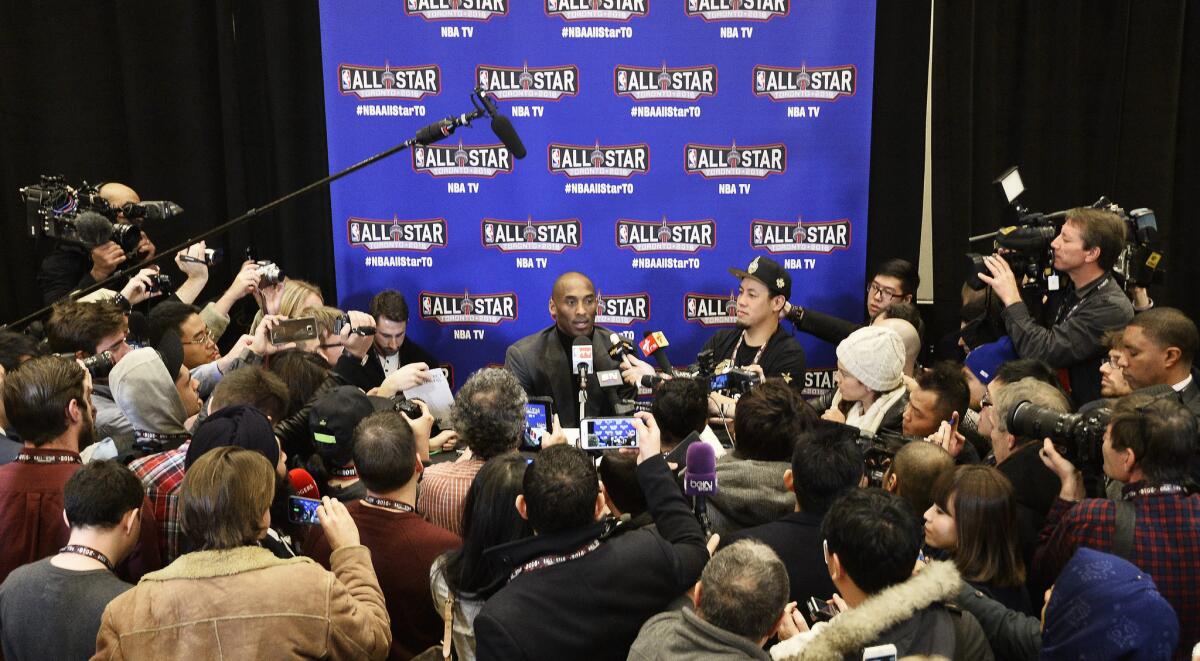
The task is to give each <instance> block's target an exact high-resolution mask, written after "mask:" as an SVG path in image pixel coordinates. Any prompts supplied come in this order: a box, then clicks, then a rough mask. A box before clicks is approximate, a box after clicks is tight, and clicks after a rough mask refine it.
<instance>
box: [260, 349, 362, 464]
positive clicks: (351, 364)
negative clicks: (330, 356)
mask: <svg viewBox="0 0 1200 661" xmlns="http://www.w3.org/2000/svg"><path fill="white" fill-rule="evenodd" d="M363 380H364V376H363V367H362V365H361V364H360V363H359V361H358V360H356V359H355V358H354V357H353V356H342V357H341V358H339V359H338V362H337V364H336V365H334V367H333V370H331V371H330V372H329V376H327V377H325V380H324V381H323V382H321V385H320V386H318V387H317V390H316V392H314V393H313V394H312V397H309V399H308V401H307V402H306V403H305V404H304V406H302V407H300V410H299V411H296V412H295V413H293V414H292V415H290V416H288V417H286V418H284V419H283V420H280V421H279V422H278V423H276V424H275V436H277V437H278V438H279V444H280V446H281V447H283V451H284V452H285V453H287V456H288V460H289V462H290V463H291V464H292V465H296V466H303V465H304V461H305V460H306V459H308V457H309V456H310V455H312V453H313V437H312V431H311V430H310V429H309V428H308V411H309V409H311V408H312V404H313V402H315V401H316V400H317V398H318V397H320V396H321V395H322V394H323V393H324V392H325V391H327V390H329V389H331V388H336V387H338V386H345V385H355V386H357V385H358V384H359V383H361V382H362V381H363ZM359 387H361V386H359Z"/></svg>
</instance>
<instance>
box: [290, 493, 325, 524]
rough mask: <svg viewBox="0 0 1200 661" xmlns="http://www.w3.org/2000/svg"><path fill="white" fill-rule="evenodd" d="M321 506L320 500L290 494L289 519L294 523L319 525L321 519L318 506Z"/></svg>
mask: <svg viewBox="0 0 1200 661" xmlns="http://www.w3.org/2000/svg"><path fill="white" fill-rule="evenodd" d="M320 506H321V501H319V500H313V499H312V498H301V497H300V496H288V520H289V521H291V522H292V523H303V524H305V525H309V526H319V525H321V521H320V520H319V519H317V508H318V507H320Z"/></svg>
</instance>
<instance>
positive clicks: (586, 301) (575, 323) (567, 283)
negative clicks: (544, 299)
mask: <svg viewBox="0 0 1200 661" xmlns="http://www.w3.org/2000/svg"><path fill="white" fill-rule="evenodd" d="M550 316H551V317H553V318H554V323H555V325H557V326H558V329H559V330H560V331H562V332H563V334H565V335H567V336H568V337H580V336H588V337H591V335H592V329H593V328H594V327H595V324H596V287H595V286H594V285H593V284H592V281H591V279H590V278H588V277H587V276H586V275H584V274H582V273H578V272H576V271H569V272H567V273H564V274H562V275H560V276H558V279H557V280H555V281H554V289H553V290H552V291H551V294H550Z"/></svg>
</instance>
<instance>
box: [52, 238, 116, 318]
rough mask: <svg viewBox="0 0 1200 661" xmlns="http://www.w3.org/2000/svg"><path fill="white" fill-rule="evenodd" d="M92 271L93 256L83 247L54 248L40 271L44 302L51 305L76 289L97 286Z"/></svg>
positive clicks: (65, 246) (60, 245)
mask: <svg viewBox="0 0 1200 661" xmlns="http://www.w3.org/2000/svg"><path fill="white" fill-rule="evenodd" d="M91 271H92V255H91V253H90V252H88V251H87V250H85V249H84V248H83V247H82V246H77V245H73V244H70V243H59V244H58V245H56V246H54V249H53V250H51V251H50V254H48V255H46V258H45V259H43V260H42V267H41V268H40V269H38V274H37V283H38V287H39V288H41V290H42V302H44V303H45V304H47V305H49V304H50V303H53V302H55V301H57V300H58V299H60V298H62V297H63V296H66V295H67V294H68V293H70V292H73V291H75V290H76V289H82V288H84V287H88V286H91V285H94V284H96V281H95V280H93V279H92V274H91ZM114 289H117V288H116V287H114Z"/></svg>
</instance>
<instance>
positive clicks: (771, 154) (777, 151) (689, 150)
mask: <svg viewBox="0 0 1200 661" xmlns="http://www.w3.org/2000/svg"><path fill="white" fill-rule="evenodd" d="M683 152H684V168H683V169H684V171H685V172H687V173H688V174H698V175H700V176H702V177H704V178H705V179H715V178H721V177H751V178H756V179H765V178H767V177H769V176H771V175H773V174H783V173H784V172H786V171H787V147H786V146H785V145H783V144H782V143H780V144H774V145H748V146H739V145H738V144H737V142H736V141H734V142H733V143H732V144H730V145H729V146H728V147H726V146H723V145H701V144H696V143H691V142H689V143H688V144H687V145H686V146H685V147H684V148H683Z"/></svg>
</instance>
